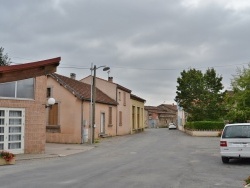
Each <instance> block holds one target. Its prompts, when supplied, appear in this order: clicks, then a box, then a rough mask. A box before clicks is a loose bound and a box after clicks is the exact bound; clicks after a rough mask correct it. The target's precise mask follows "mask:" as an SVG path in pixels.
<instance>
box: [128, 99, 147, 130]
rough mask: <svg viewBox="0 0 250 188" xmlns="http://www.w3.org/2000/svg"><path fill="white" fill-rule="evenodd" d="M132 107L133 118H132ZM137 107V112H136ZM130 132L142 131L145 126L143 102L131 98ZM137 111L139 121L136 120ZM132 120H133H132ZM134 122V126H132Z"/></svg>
mask: <svg viewBox="0 0 250 188" xmlns="http://www.w3.org/2000/svg"><path fill="white" fill-rule="evenodd" d="M133 109H134V119H133ZM138 109H139V112H138ZM130 111H131V115H132V116H131V123H130V124H131V133H134V132H138V131H143V130H144V128H145V120H144V103H143V102H140V101H137V100H134V99H131V109H130ZM138 113H139V121H138ZM133 121H134V122H133ZM133 124H134V128H133Z"/></svg>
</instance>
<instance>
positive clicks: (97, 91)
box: [51, 73, 118, 105]
mask: <svg viewBox="0 0 250 188" xmlns="http://www.w3.org/2000/svg"><path fill="white" fill-rule="evenodd" d="M51 75H52V77H53V78H54V79H56V80H57V81H58V82H59V83H60V84H62V85H63V86H64V87H65V88H66V89H67V90H69V91H70V92H71V93H72V94H73V95H75V96H76V97H77V98H79V99H80V100H86V101H90V100H91V99H90V97H84V94H82V93H81V91H77V90H75V89H74V88H72V87H71V86H70V84H68V83H65V82H64V81H63V80H62V79H61V78H60V77H63V78H65V79H68V80H70V81H71V82H72V81H73V82H76V83H77V84H78V85H81V86H82V87H85V88H86V87H91V85H90V84H86V83H83V82H81V81H78V80H75V79H72V78H69V77H67V76H63V75H60V74H57V73H53V74H51ZM98 93H99V94H100V95H99V96H100V98H101V95H102V96H105V97H106V100H105V98H104V99H103V100H102V99H98ZM107 99H108V101H109V102H108V101H107ZM96 102H99V103H102V104H111V105H117V104H118V103H117V102H116V101H115V100H114V99H112V98H110V97H109V96H108V95H107V94H105V93H104V92H102V91H101V90H100V89H98V88H96Z"/></svg>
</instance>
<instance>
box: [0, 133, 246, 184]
mask: <svg viewBox="0 0 250 188" xmlns="http://www.w3.org/2000/svg"><path fill="white" fill-rule="evenodd" d="M249 167H250V162H249V161H234V162H232V163H230V164H226V165H225V164H222V162H221V158H220V155H219V138H218V137H216V138H204V137H191V136H189V135H186V134H185V133H183V132H181V131H178V130H168V129H164V128H162V129H147V130H145V132H142V133H139V134H134V135H128V136H118V137H114V138H107V139H104V140H101V143H99V144H97V147H95V148H94V149H91V150H88V151H85V152H82V153H79V154H74V155H70V156H67V157H58V158H51V159H36V160H25V161H20V162H18V163H17V164H15V165H10V166H1V167H0V187H1V188H52V187H53V188H64V187H65V188H66V187H67V188H68V187H70V188H201V187H202V188H210V187H211V188H216V187H218V188H224V187H225V188H230V187H231V188H237V187H243V183H244V181H243V180H244V179H245V178H246V177H248V176H249V175H250V174H249V172H250V171H249Z"/></svg>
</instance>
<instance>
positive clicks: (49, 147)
mask: <svg viewBox="0 0 250 188" xmlns="http://www.w3.org/2000/svg"><path fill="white" fill-rule="evenodd" d="M94 147H95V146H93V145H87V144H86V145H85V144H54V143H46V146H45V153H44V154H18V155H16V160H17V161H21V160H31V159H44V158H53V157H65V156H68V155H73V154H77V153H81V152H84V151H88V150H90V149H93V148H94Z"/></svg>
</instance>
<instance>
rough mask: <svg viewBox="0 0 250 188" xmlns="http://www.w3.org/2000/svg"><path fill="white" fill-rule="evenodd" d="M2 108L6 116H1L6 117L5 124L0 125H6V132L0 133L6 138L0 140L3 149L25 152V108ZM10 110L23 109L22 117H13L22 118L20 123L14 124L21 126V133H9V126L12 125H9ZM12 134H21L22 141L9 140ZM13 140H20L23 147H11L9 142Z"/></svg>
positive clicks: (17, 152) (18, 152) (16, 152)
mask: <svg viewBox="0 0 250 188" xmlns="http://www.w3.org/2000/svg"><path fill="white" fill-rule="evenodd" d="M0 110H2V111H4V117H0V118H1V119H4V125H0V127H4V133H0V135H4V140H3V141H0V143H1V144H3V150H5V151H9V152H12V153H14V154H20V153H24V130H25V109H24V108H0ZM10 111H21V113H22V115H21V117H11V118H13V119H15V118H18V119H21V124H20V125H14V126H15V127H21V132H19V133H9V128H10V127H11V126H12V125H9V119H10V116H9V112H10ZM10 135H21V140H20V141H9V136H10ZM13 142H20V143H21V148H18V149H9V148H8V147H9V143H13Z"/></svg>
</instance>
